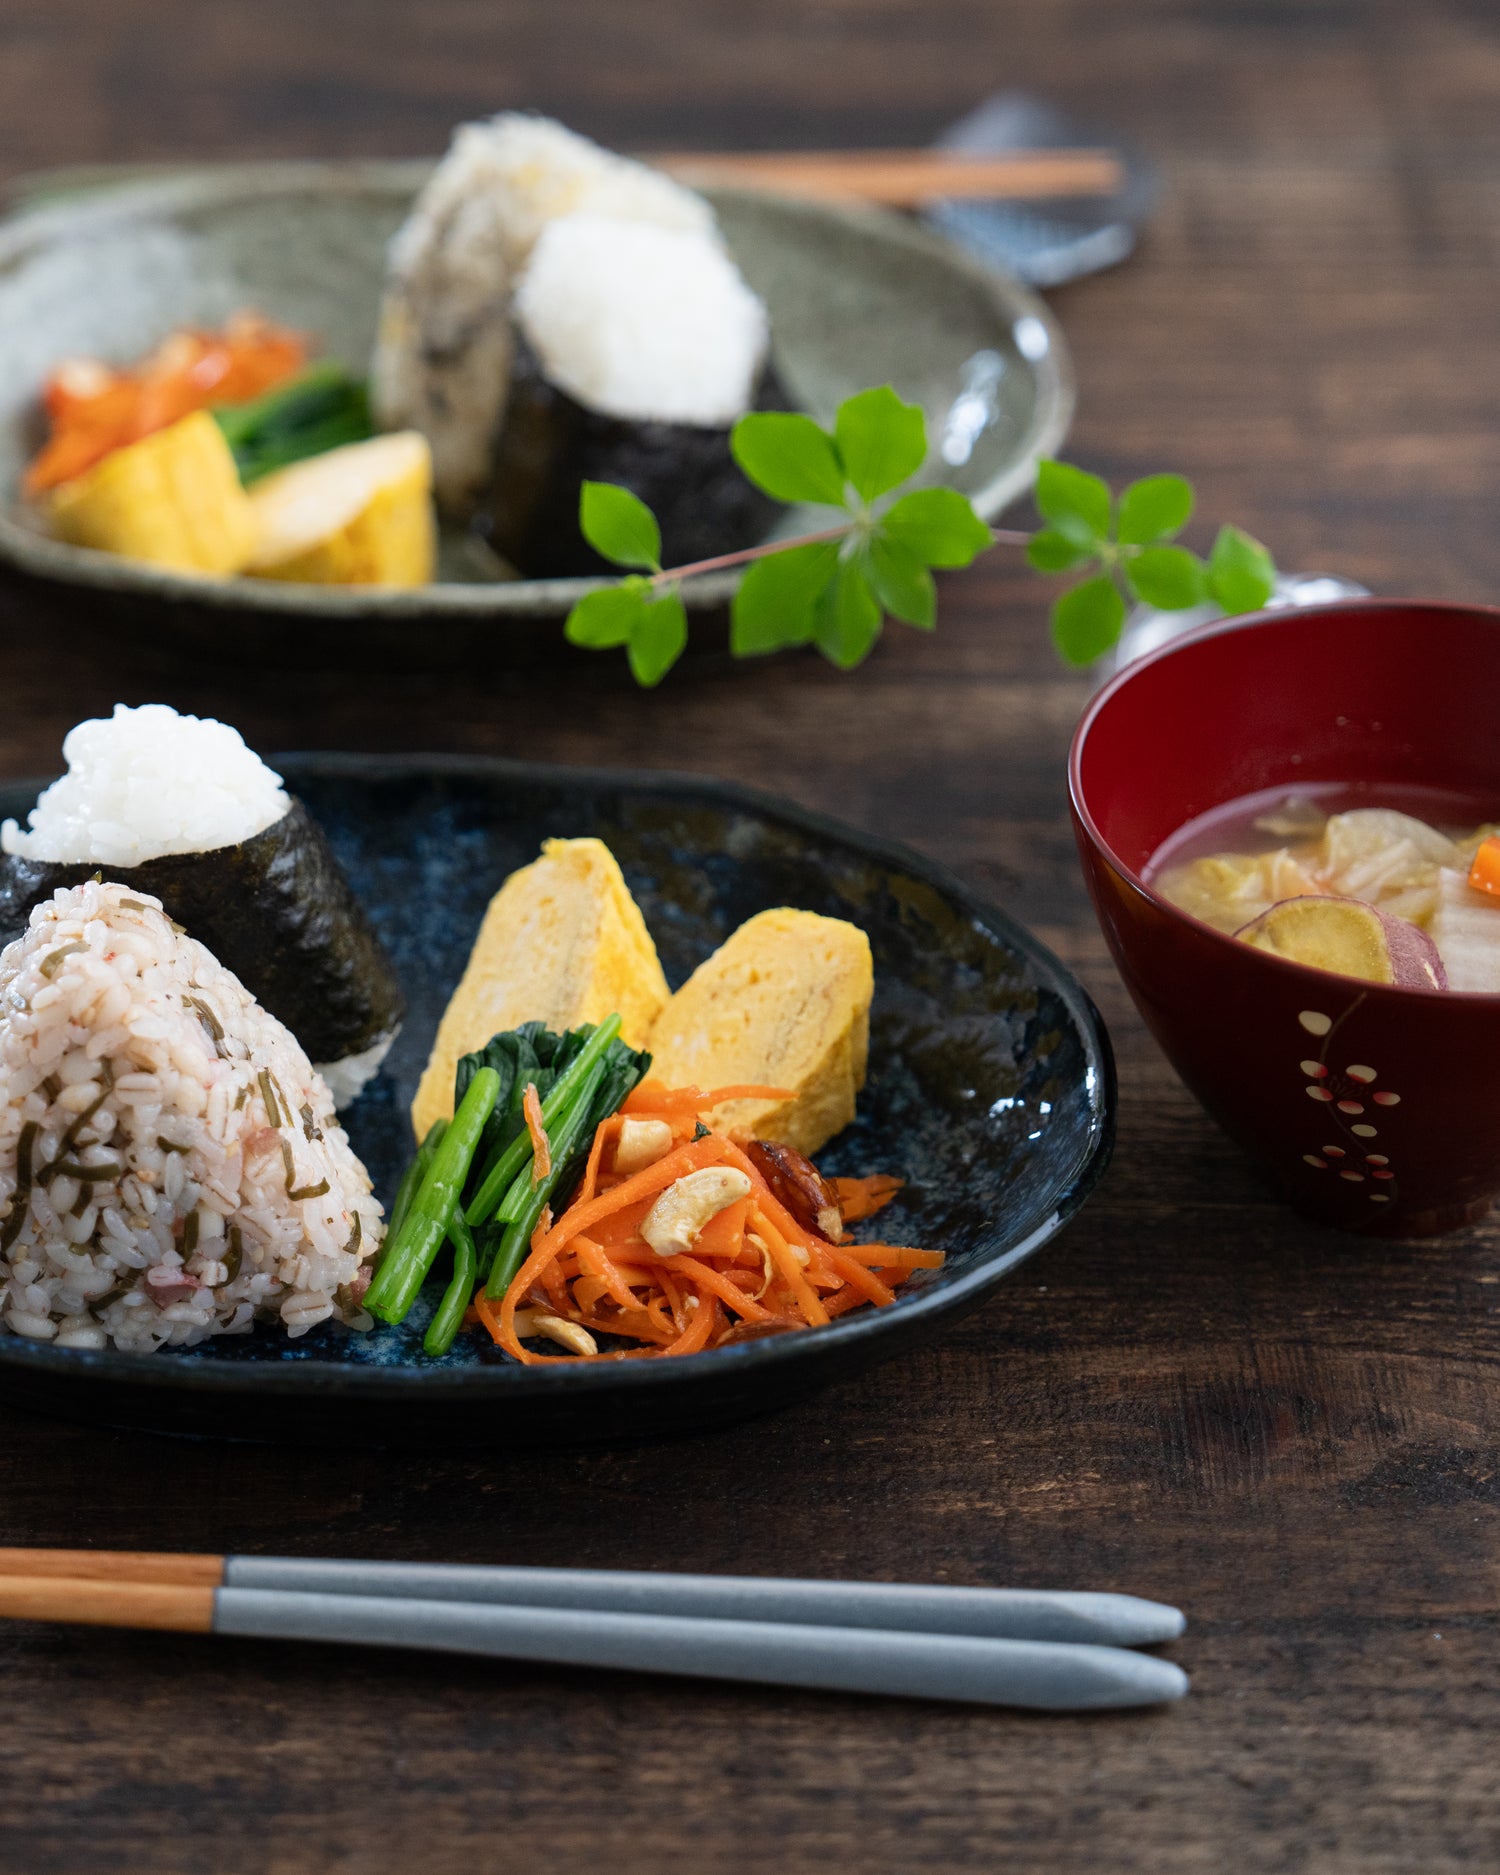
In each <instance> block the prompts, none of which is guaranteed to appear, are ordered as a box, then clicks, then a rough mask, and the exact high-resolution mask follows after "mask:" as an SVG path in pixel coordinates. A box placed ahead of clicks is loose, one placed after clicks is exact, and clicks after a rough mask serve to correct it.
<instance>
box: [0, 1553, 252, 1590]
mask: <svg viewBox="0 0 1500 1875" xmlns="http://www.w3.org/2000/svg"><path fill="white" fill-rule="evenodd" d="M6 1576H31V1577H38V1578H39V1577H42V1576H68V1577H71V1578H72V1579H73V1580H74V1581H78V1582H156V1583H181V1584H184V1585H186V1586H188V1587H195V1588H211V1589H216V1588H218V1587H219V1585H220V1584H221V1583H222V1582H223V1580H224V1558H223V1557H222V1556H193V1555H176V1554H173V1553H172V1552H170V1551H155V1550H133V1549H0V1581H3V1580H4V1578H5V1577H6Z"/></svg>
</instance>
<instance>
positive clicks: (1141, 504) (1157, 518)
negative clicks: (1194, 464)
mask: <svg viewBox="0 0 1500 1875" xmlns="http://www.w3.org/2000/svg"><path fill="white" fill-rule="evenodd" d="M1192 512H1193V485H1192V483H1191V482H1189V481H1186V480H1185V479H1184V478H1183V477H1182V476H1180V475H1147V476H1144V477H1143V478H1142V479H1141V480H1140V481H1139V482H1132V483H1131V484H1130V486H1129V487H1128V488H1127V489H1126V490H1125V492H1124V493H1123V494H1122V495H1121V496H1120V539H1121V540H1122V541H1125V542H1127V543H1129V544H1131V545H1135V546H1146V545H1148V544H1149V543H1150V542H1151V541H1153V540H1170V539H1171V537H1172V535H1174V534H1177V533H1180V532H1181V531H1182V529H1183V528H1184V527H1186V526H1187V523H1188V517H1189V516H1190V515H1191V514H1192Z"/></svg>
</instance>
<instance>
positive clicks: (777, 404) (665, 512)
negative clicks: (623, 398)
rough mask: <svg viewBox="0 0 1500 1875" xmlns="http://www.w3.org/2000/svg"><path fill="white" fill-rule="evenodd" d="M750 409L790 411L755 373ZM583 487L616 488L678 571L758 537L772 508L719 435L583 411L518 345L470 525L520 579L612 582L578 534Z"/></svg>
mask: <svg viewBox="0 0 1500 1875" xmlns="http://www.w3.org/2000/svg"><path fill="white" fill-rule="evenodd" d="M753 407H754V408H755V409H757V410H789V409H791V408H792V405H791V403H790V400H789V399H788V398H787V395H786V393H785V391H784V390H783V389H782V386H781V382H780V380H779V379H778V378H777V376H776V373H775V370H774V369H773V368H772V366H771V365H770V363H769V362H767V363H766V364H765V365H764V366H763V367H762V370H761V374H760V379H759V382H758V385H757V388H756V394H755V397H754V400H753ZM585 482H616V483H618V484H619V485H620V486H621V487H622V488H628V489H629V490H630V491H631V493H632V494H634V495H638V496H639V497H640V499H641V500H642V501H644V502H645V504H646V506H647V507H648V508H650V509H651V511H652V512H653V514H655V516H656V518H657V520H658V522H659V523H660V525H661V537H662V564H663V565H664V566H687V565H689V564H691V563H692V562H694V561H696V560H707V559H711V558H712V557H713V556H714V555H716V554H721V553H733V552H735V551H736V550H737V549H739V548H741V547H753V546H755V545H756V544H757V543H758V542H759V541H762V540H764V539H765V537H766V534H767V532H768V531H769V529H770V526H771V523H772V521H773V520H774V518H775V516H776V514H777V512H778V509H777V504H776V503H775V502H774V501H772V499H771V498H770V496H769V495H766V494H763V493H762V492H761V490H760V489H758V488H757V487H756V486H755V485H754V483H752V482H750V481H749V480H747V478H746V476H745V473H744V471H743V470H742V469H741V468H740V467H739V465H738V464H737V463H736V462H735V460H734V457H733V456H732V455H731V454H730V450H729V429H728V427H727V426H726V427H717V426H713V427H710V426H706V425H700V424H691V423H664V422H651V421H642V420H639V419H635V418H630V417H617V416H611V415H609V414H607V413H606V412H602V411H598V410H591V409H590V408H589V407H588V406H587V405H586V404H583V403H580V402H579V401H578V399H577V398H575V397H572V396H570V395H569V394H568V392H567V391H565V390H562V389H560V388H559V387H558V386H557V385H555V384H553V383H552V382H550V381H549V379H548V378H547V375H546V373H545V371H544V370H543V368H542V364H541V360H540V359H539V358H538V357H537V354H536V352H535V351H534V350H533V349H532V347H531V346H530V345H529V344H528V343H527V342H526V340H525V339H524V338H518V340H517V344H516V350H515V360H514V364H513V367H512V371H511V380H510V392H509V397H508V400H507V403H506V411H505V420H504V423H503V424H502V425H501V428H500V433H499V436H498V438H497V441H496V445H495V451H494V457H493V470H492V473H491V476H490V483H489V488H488V490H487V491H486V493H485V495H484V497H483V498H482V500H481V502H480V504H479V514H478V519H477V525H478V526H479V527H480V528H481V530H482V531H484V532H485V534H486V535H487V537H488V539H489V541H490V544H491V545H492V546H493V547H494V548H495V550H496V552H497V553H500V554H503V555H504V557H505V558H506V559H507V560H508V561H509V562H510V563H511V565H512V566H514V567H515V568H516V569H517V571H518V572H520V573H523V574H524V575H525V576H526V577H527V578H528V579H556V578H563V577H567V576H569V575H580V574H591V573H615V572H618V571H619V569H618V568H617V567H613V566H611V565H610V564H609V562H608V561H606V560H604V559H602V558H601V557H600V556H599V555H598V554H597V553H595V552H594V550H593V548H592V547H591V546H590V545H589V544H588V542H587V541H586V540H585V539H584V537H583V535H582V533H581V532H580V531H579V526H578V497H579V490H580V489H581V488H582V486H583V484H584V483H585Z"/></svg>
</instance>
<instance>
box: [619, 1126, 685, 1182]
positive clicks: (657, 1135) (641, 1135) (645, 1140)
mask: <svg viewBox="0 0 1500 1875" xmlns="http://www.w3.org/2000/svg"><path fill="white" fill-rule="evenodd" d="M671 1150H672V1129H671V1127H670V1126H668V1125H667V1123H666V1121H665V1120H631V1119H626V1120H622V1121H621V1123H620V1137H619V1139H618V1140H617V1141H616V1143H615V1170H616V1171H617V1172H619V1173H621V1174H622V1175H623V1174H625V1173H628V1172H644V1171H645V1169H646V1167H647V1166H648V1165H655V1164H656V1162H657V1160H658V1159H660V1158H664V1157H665V1156H666V1154H667V1153H669V1152H670V1151H671Z"/></svg>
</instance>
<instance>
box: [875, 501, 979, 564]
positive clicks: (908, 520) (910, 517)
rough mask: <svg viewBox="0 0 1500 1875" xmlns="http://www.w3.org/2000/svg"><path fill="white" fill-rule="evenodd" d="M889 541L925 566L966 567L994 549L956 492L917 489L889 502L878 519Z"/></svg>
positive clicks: (976, 519)
mask: <svg viewBox="0 0 1500 1875" xmlns="http://www.w3.org/2000/svg"><path fill="white" fill-rule="evenodd" d="M880 526H881V530H882V532H883V533H884V534H885V535H886V537H887V539H889V540H899V541H900V542H901V544H902V546H903V547H910V548H911V550H912V552H913V553H914V554H915V555H916V556H917V558H918V559H919V560H925V561H926V562H927V564H928V566H967V565H968V564H969V562H970V561H971V560H972V559H974V558H975V556H976V555H978V554H981V553H985V552H987V551H988V550H989V548H991V547H992V546H994V544H995V542H994V536H993V535H992V534H991V533H990V530H989V529H988V528H987V527H986V526H985V524H984V522H983V521H981V520H980V518H979V516H978V515H977V514H976V513H975V512H974V507H973V504H972V502H969V501H967V500H966V499H965V498H964V497H963V496H962V495H961V494H959V492H958V490H957V489H956V488H918V489H915V490H914V491H913V492H912V493H911V494H910V495H902V496H901V497H900V499H899V500H897V501H893V502H892V503H891V505H890V507H889V508H887V509H886V511H885V513H884V514H883V515H882V516H881V518H880Z"/></svg>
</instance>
